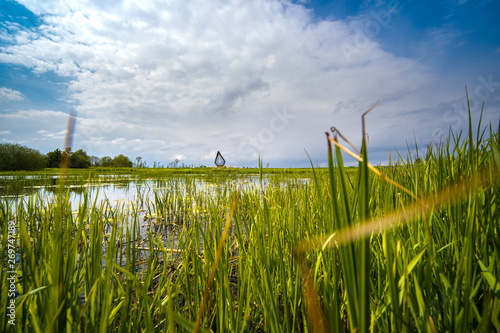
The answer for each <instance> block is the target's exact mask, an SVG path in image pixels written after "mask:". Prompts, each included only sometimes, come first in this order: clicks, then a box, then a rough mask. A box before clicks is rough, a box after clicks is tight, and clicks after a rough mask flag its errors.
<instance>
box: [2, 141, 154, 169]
mask: <svg viewBox="0 0 500 333" xmlns="http://www.w3.org/2000/svg"><path fill="white" fill-rule="evenodd" d="M63 160H67V161H68V167H70V168H80V169H82V168H88V167H91V166H103V167H133V166H136V167H145V166H146V163H145V162H143V161H142V158H141V157H137V158H136V163H132V161H131V160H130V159H129V158H128V157H127V156H125V155H123V154H120V155H118V156H115V157H113V158H111V157H109V156H104V157H102V158H99V157H97V156H88V155H87V153H86V152H85V151H84V150H82V149H78V150H77V151H74V152H72V151H71V149H70V148H66V149H65V150H64V151H61V150H59V149H56V150H54V151H51V152H49V153H47V155H44V154H42V153H40V152H39V151H38V150H36V149H33V148H28V147H26V146H22V145H19V144H12V143H1V144H0V171H16V170H40V169H43V168H47V167H48V168H59V167H61V163H62V161H63Z"/></svg>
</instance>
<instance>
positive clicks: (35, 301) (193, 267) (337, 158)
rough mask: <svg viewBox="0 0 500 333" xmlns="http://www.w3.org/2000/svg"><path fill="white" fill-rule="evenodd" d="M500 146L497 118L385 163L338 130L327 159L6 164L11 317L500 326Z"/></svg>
mask: <svg viewBox="0 0 500 333" xmlns="http://www.w3.org/2000/svg"><path fill="white" fill-rule="evenodd" d="M474 133H475V134H474ZM499 147H500V138H499V135H498V130H497V129H493V128H492V127H491V125H490V126H489V127H487V128H485V129H484V130H483V129H482V128H479V129H478V130H476V131H473V130H472V128H470V131H469V133H468V134H466V135H465V134H463V133H453V132H450V135H449V137H448V139H447V141H444V142H440V143H439V144H438V145H431V146H429V147H428V148H427V151H426V153H425V154H424V155H423V156H415V158H418V159H419V161H420V162H419V163H414V161H413V160H412V159H410V160H409V161H407V159H406V155H405V157H404V158H403V157H401V158H400V160H399V163H398V165H390V166H388V167H384V168H372V167H371V166H370V165H369V163H368V161H369V159H368V156H367V153H366V150H365V149H362V151H361V156H358V157H359V158H360V159H361V162H360V163H359V167H358V168H346V167H345V166H344V162H343V155H342V154H343V153H342V150H344V149H346V148H345V146H342V144H341V143H339V142H338V140H336V138H335V137H334V136H329V137H328V138H327V144H325V154H328V157H329V167H328V168H323V169H317V168H311V169H309V170H269V172H266V169H264V168H262V167H260V168H259V169H257V170H244V169H226V170H213V169H206V170H204V171H203V172H201V171H196V170H194V169H192V170H190V169H186V170H177V171H176V172H175V173H174V172H173V171H165V170H164V171H160V170H158V171H154V172H152V171H148V170H146V169H144V170H139V171H138V170H136V169H119V170H121V171H119V170H115V171H117V172H115V173H114V174H113V176H110V174H111V173H112V171H106V172H104V171H103V172H99V170H92V171H89V170H85V171H78V170H77V171H72V172H67V173H61V174H60V173H55V172H50V173H48V172H45V171H41V172H39V173H33V174H19V173H18V174H10V175H4V176H3V177H4V178H2V180H1V181H2V186H3V188H2V191H3V197H2V198H1V199H0V228H1V230H2V233H1V234H2V239H1V251H0V253H2V255H1V256H0V265H1V266H2V277H1V279H0V287H1V290H2V292H1V294H0V304H1V307H0V330H1V331H5V332H16V331H19V332H20V331H22V332H39V331H55V332H59V331H83V332H97V331H99V332H107V331H117V332H138V331H147V332H150V331H160V330H162V331H192V330H198V329H199V330H201V331H213V332H229V331H232V332H241V331H250V332H259V331H269V332H308V331H311V330H312V331H334V332H342V331H350V332H353V331H356V330H357V331H358V332H367V331H377V332H404V331H406V332H428V331H431V332H444V331H449V332H471V331H478V332H479V331H481V332H487V331H492V330H497V331H500V322H499V319H498V318H499V317H500V285H499V282H500V272H499V268H500V241H499V239H500V237H499V232H500V209H499V207H500V191H499V183H498V178H499V177H498V175H499V170H500V154H499ZM344 154H345V153H344ZM409 156H410V157H411V158H413V157H412V156H413V155H412V154H410V155H409ZM161 172H163V173H161ZM27 175H29V177H26V176H27ZM389 180H390V181H389ZM16 183H20V184H22V185H16ZM70 185H71V186H70ZM106 186H113V188H114V186H122V187H124V188H126V189H127V193H128V194H127V196H124V198H123V199H124V200H117V199H119V198H114V197H113V198H110V197H106V190H107V189H110V188H111V187H106ZM42 189H43V191H42ZM75 189H77V192H78V195H75V191H74V190H75ZM109 193H110V192H109ZM120 193H121V192H120ZM49 194H50V195H49ZM125 197H126V198H125ZM9 221H14V222H15V224H16V244H15V246H16V260H15V265H16V266H15V271H17V276H16V288H17V294H16V298H15V304H16V310H15V317H16V325H15V326H12V325H10V324H8V322H7V320H8V317H7V316H6V314H7V310H6V307H7V304H8V302H9V297H8V293H7V288H6V286H7V284H8V281H7V280H6V271H7V269H6V265H7V259H6V256H5V255H3V254H5V253H7V245H8V243H7V237H6V236H5V235H7V233H8V229H7V228H8V222H9Z"/></svg>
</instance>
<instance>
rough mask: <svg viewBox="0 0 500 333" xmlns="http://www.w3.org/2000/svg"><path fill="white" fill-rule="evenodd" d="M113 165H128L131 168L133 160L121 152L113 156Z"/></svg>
mask: <svg viewBox="0 0 500 333" xmlns="http://www.w3.org/2000/svg"><path fill="white" fill-rule="evenodd" d="M111 165H112V166H114V167H127V168H131V167H132V161H131V160H130V159H129V158H128V157H127V156H125V155H123V154H120V155H118V156H115V157H114V158H113V161H112V162H111Z"/></svg>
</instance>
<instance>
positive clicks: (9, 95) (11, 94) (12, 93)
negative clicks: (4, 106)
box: [0, 87, 24, 102]
mask: <svg viewBox="0 0 500 333" xmlns="http://www.w3.org/2000/svg"><path fill="white" fill-rule="evenodd" d="M23 99H24V95H23V94H21V93H20V92H19V91H17V90H12V89H9V88H5V87H1V88H0V101H2V102H11V101H22V100H23Z"/></svg>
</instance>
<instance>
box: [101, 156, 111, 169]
mask: <svg viewBox="0 0 500 333" xmlns="http://www.w3.org/2000/svg"><path fill="white" fill-rule="evenodd" d="M111 162H113V159H112V158H111V157H109V156H104V157H103V158H101V166H103V167H109V166H111Z"/></svg>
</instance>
